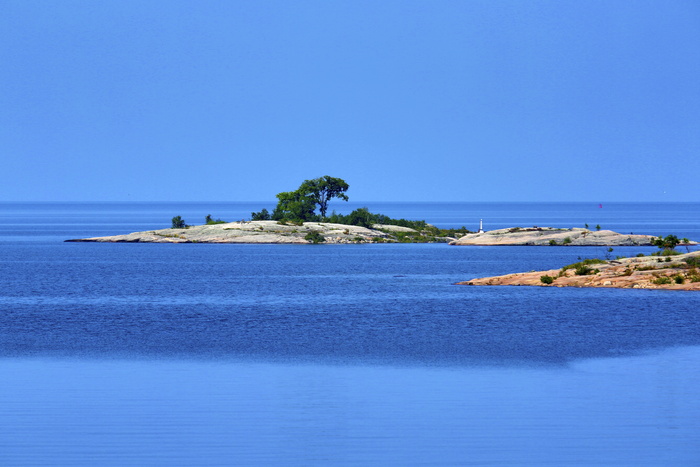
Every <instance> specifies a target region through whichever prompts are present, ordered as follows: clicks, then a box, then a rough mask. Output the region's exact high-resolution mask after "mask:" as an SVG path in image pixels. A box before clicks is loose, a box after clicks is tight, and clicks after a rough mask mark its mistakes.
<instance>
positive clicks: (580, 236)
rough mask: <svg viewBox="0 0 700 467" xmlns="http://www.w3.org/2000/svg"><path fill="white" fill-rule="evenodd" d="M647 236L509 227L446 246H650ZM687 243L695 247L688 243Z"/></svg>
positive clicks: (482, 233)
mask: <svg viewBox="0 0 700 467" xmlns="http://www.w3.org/2000/svg"><path fill="white" fill-rule="evenodd" d="M653 239H654V237H653V236H651V235H634V234H621V233H617V232H613V231H612V230H599V231H593V230H588V229H581V228H572V229H557V228H553V227H527V228H521V227H513V228H510V229H499V230H489V231H488V232H481V233H473V234H467V235H465V236H463V237H461V238H459V239H457V240H455V241H453V242H450V245H481V246H498V245H534V246H551V245H564V246H566V245H571V246H637V245H651V244H652V243H651V242H652V240H653ZM690 244H695V242H691V243H690Z"/></svg>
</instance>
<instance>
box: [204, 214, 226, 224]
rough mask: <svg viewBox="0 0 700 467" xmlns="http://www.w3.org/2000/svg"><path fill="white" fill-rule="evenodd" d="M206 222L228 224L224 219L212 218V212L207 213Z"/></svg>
mask: <svg viewBox="0 0 700 467" xmlns="http://www.w3.org/2000/svg"><path fill="white" fill-rule="evenodd" d="M204 223H205V224H206V225H215V224H226V223H227V222H226V221H222V220H221V219H216V220H214V219H212V217H211V214H207V217H205V218H204Z"/></svg>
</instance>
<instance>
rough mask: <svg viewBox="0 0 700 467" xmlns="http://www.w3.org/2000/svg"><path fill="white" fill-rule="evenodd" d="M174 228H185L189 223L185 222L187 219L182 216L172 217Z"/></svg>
mask: <svg viewBox="0 0 700 467" xmlns="http://www.w3.org/2000/svg"><path fill="white" fill-rule="evenodd" d="M171 222H172V227H171V228H172V229H184V228H185V227H187V224H186V223H185V219H183V218H182V217H181V216H175V217H173V218H172V221H171Z"/></svg>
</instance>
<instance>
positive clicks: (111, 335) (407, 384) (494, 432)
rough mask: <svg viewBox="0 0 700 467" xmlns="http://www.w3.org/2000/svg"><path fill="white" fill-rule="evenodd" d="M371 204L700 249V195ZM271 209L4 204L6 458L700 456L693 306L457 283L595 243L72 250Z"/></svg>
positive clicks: (497, 460) (592, 459)
mask: <svg viewBox="0 0 700 467" xmlns="http://www.w3.org/2000/svg"><path fill="white" fill-rule="evenodd" d="M359 205H368V206H369V207H370V209H371V210H373V211H377V212H385V213H387V214H390V215H392V216H395V217H406V218H423V219H426V220H428V221H429V222H432V223H434V224H436V225H440V226H444V227H449V226H460V225H467V227H471V228H474V227H475V225H470V223H471V224H476V225H478V219H479V218H484V220H485V223H486V226H487V228H499V227H507V226H513V225H522V226H528V225H543V226H544V225H553V226H572V225H576V226H578V225H581V226H582V224H583V223H584V222H586V223H589V224H590V225H595V224H598V223H600V224H601V225H602V226H603V228H611V229H613V230H617V231H622V232H627V231H633V232H635V233H651V234H657V235H659V234H664V235H665V234H668V233H676V234H677V235H679V236H686V237H689V238H695V239H700V223H699V222H698V213H700V204H673V205H653V204H652V205H648V204H645V205H636V204H607V203H606V204H604V207H603V208H599V207H598V203H591V204H588V203H579V204H533V205H529V204H501V203H483V204H467V203H463V204H457V203H445V204H433V203H430V204H428V203H413V204H410V203H403V204H398V203H394V204H386V203H384V204H377V205H376V206H375V205H373V204H370V203H363V204H359ZM260 207H265V205H264V204H262V203H257V204H256V203H250V204H243V203H239V204H235V203H210V204H204V203H201V204H192V203H190V204H172V203H171V204H162V203H161V204H133V203H132V204H117V203H111V204H0V278H1V280H2V282H1V283H0V287H1V288H0V375H2V379H3V384H2V385H0V419H1V420H2V421H3V423H2V424H0V464H2V465H245V464H290V465H309V464H312V465H313V464H316V465H318V464H345V465H357V464H374V465H384V464H399V465H406V464H421V465H422V464H431V465H432V464H438V465H455V464H466V465H484V464H490V465H499V464H509V465H511V464H521V465H528V464H530V465H533V464H537V465H542V464H545V465H547V464H549V465H562V464H568V465H591V464H608V465H609V464H615V465H698V463H700V448H698V446H700V402H699V400H700V399H699V398H698V397H697V395H696V394H697V387H699V383H700V319H699V315H698V313H699V312H698V310H700V295H698V294H694V293H686V292H681V293H678V292H667V291H640V290H596V289H551V288H526V287H512V288H508V287H493V288H477V287H466V286H455V285H453V284H454V283H455V282H457V281H460V280H466V279H469V278H471V277H477V276H484V275H493V274H502V273H508V272H513V271H528V270H533V269H548V268H555V267H560V266H562V265H564V264H569V263H572V262H575V261H577V260H578V258H579V257H593V256H602V255H603V254H604V253H605V251H604V249H602V248H595V247H587V248H585V247H578V248H577V247H546V248H537V247H510V248H485V247H483V248H482V247H476V248H467V247H450V246H447V245H316V246H314V245H309V246H307V245H196V244H191V245H155V244H154V245H149V244H104V245H100V244H78V243H63V242H62V241H63V240H65V239H67V238H77V237H84V236H94V235H109V234H118V233H125V232H130V231H136V230H145V229H154V228H159V227H161V228H162V227H167V226H168V223H169V219H170V218H171V217H172V216H174V215H182V216H183V217H184V218H185V219H186V220H187V221H188V222H190V223H199V222H201V220H198V219H197V216H199V217H201V218H202V220H203V218H204V216H205V215H206V214H212V215H213V216H214V217H222V218H224V219H228V220H232V219H237V218H244V217H248V216H249V215H250V214H249V212H250V211H251V210H259V209H260ZM340 207H342V208H343V209H352V208H354V207H357V206H353V205H351V206H349V207H345V206H343V205H340V206H337V207H336V208H340ZM268 209H269V207H268ZM475 219H476V220H475ZM618 250H619V251H618ZM651 251H653V250H652V249H651V248H641V247H640V248H619V249H616V251H615V252H614V254H620V255H633V254H636V253H639V252H645V253H649V252H651Z"/></svg>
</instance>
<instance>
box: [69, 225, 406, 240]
mask: <svg viewBox="0 0 700 467" xmlns="http://www.w3.org/2000/svg"><path fill="white" fill-rule="evenodd" d="M375 227H377V228H381V229H382V230H377V229H368V228H365V227H359V226H355V225H343V224H330V223H321V222H305V223H303V224H302V225H295V224H279V223H277V222H276V221H250V222H228V223H225V224H213V225H196V226H190V227H187V228H184V229H161V230H148V231H145V232H134V233H130V234H126V235H114V236H109V237H93V238H82V239H74V240H67V241H69V242H112V243H117V242H145V243H300V244H303V243H311V242H312V240H308V239H306V238H305V237H306V235H308V234H309V233H312V232H317V233H318V234H319V235H322V236H323V240H324V242H325V243H358V242H381V241H391V240H392V236H391V234H390V233H388V232H389V231H392V230H399V229H406V228H405V227H396V226H384V225H382V226H375ZM409 230H411V229H409Z"/></svg>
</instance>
